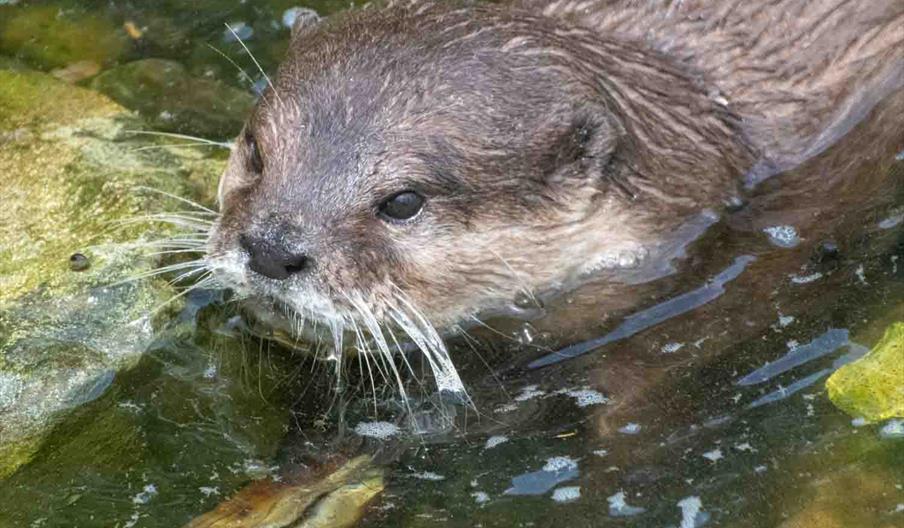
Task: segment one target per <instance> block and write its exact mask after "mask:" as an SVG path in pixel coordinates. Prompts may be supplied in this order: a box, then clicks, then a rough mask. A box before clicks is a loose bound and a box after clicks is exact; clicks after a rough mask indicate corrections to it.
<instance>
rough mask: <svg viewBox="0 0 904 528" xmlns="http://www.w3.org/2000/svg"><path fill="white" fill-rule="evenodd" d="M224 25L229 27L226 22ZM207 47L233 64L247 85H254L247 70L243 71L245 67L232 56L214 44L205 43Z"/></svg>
mask: <svg viewBox="0 0 904 528" xmlns="http://www.w3.org/2000/svg"><path fill="white" fill-rule="evenodd" d="M226 27H229V25H228V24H227V25H226ZM230 29H232V28H230ZM207 47H208V48H210V49H212V50H213V51H215V52H216V53H217V54H219V55H220V56H221V57H223V58H224V59H226V61H227V62H229V64H232V65H233V66H235V69H237V70H238V71H239V74H241V76H242V78H243V79H245V81H247V82H248V85H249V86H254V79H252V78H251V76H250V75H248V72H246V71H245V68H242V67H241V66H239V65H238V63H236V62H235V61H234V60H232V57H230V56H229V55H226V54H225V53H224V52H223V51H222V50H220V48H218V47H216V46H214V45H213V44H207Z"/></svg>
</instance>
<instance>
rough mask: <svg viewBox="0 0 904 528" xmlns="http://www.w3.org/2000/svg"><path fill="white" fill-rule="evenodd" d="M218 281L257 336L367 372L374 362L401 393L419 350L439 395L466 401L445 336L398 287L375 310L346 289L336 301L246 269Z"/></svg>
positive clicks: (402, 393) (465, 393) (462, 385)
mask: <svg viewBox="0 0 904 528" xmlns="http://www.w3.org/2000/svg"><path fill="white" fill-rule="evenodd" d="M221 282H223V284H224V285H226V286H227V287H228V288H230V289H232V290H233V291H234V292H236V294H237V295H238V296H239V299H240V300H242V301H243V304H244V306H245V308H246V310H248V311H249V312H250V315H251V316H252V317H253V318H254V319H255V322H256V323H257V325H255V326H253V327H252V328H251V330H252V332H253V333H255V334H256V335H259V336H260V337H263V338H272V339H274V340H275V341H277V342H280V343H281V344H284V345H287V346H289V347H290V348H292V349H296V350H303V351H306V352H311V351H313V352H314V357H316V358H318V359H325V360H329V361H335V362H337V364H342V362H343V361H344V360H346V359H348V358H352V357H358V358H363V361H364V362H365V364H366V366H367V368H368V370H369V371H370V370H371V368H370V367H371V364H373V369H375V370H377V371H379V372H381V373H382V375H383V377H385V378H387V380H389V379H390V378H391V379H392V380H393V381H395V383H396V384H397V386H398V389H399V392H400V394H401V395H402V396H403V397H406V394H405V389H404V383H403V381H402V377H403V372H405V371H407V374H410V375H411V376H414V377H417V374H416V373H415V371H414V369H413V368H412V366H411V364H410V363H409V361H408V359H407V358H408V355H409V354H411V353H413V352H420V353H421V354H422V355H423V358H424V360H426V363H427V365H428V366H429V369H430V371H431V372H432V374H433V378H434V383H435V385H436V388H437V390H438V391H439V393H440V394H445V395H447V396H450V395H454V396H455V399H456V400H457V401H462V402H468V401H470V400H469V397H468V395H467V392H466V391H465V388H464V384H463V383H462V381H461V378H460V377H459V374H458V371H457V369H456V367H455V365H454V363H453V362H452V358H451V357H450V355H449V351H448V349H447V348H446V345H445V342H444V339H443V337H442V336H441V335H440V333H439V331H438V330H437V329H436V328H435V327H434V325H433V324H431V323H430V322H429V320H428V319H427V317H426V316H425V315H424V314H423V312H422V311H421V310H418V309H417V308H416V307H415V306H414V304H413V303H411V302H410V301H408V300H407V299H406V298H405V297H404V296H403V295H401V292H399V293H398V294H397V295H395V296H394V299H395V302H392V303H389V304H390V306H388V307H383V308H381V309H379V310H378V309H375V308H373V307H372V306H371V305H370V304H369V303H367V302H365V300H364V299H363V297H362V296H360V295H353V294H347V295H345V296H344V299H343V300H342V302H339V300H338V299H337V300H333V299H330V298H327V297H325V296H323V295H322V294H319V293H316V292H311V291H302V289H301V288H299V289H298V291H294V292H293V291H288V290H287V288H286V287H285V286H281V287H274V286H273V285H268V284H265V283H261V281H258V280H254V279H250V278H249V277H247V276H246V275H244V274H243V276H242V277H241V278H240V279H238V278H236V277H227V278H225V279H224V280H222V281H221ZM377 314H379V315H380V316H379V317H378V315H377ZM258 330H260V331H258ZM371 375H373V374H371Z"/></svg>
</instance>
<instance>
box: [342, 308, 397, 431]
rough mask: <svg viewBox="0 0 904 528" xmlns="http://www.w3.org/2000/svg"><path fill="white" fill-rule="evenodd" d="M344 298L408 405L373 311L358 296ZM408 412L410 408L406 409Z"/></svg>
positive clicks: (390, 352)
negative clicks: (356, 312) (373, 344)
mask: <svg viewBox="0 0 904 528" xmlns="http://www.w3.org/2000/svg"><path fill="white" fill-rule="evenodd" d="M346 299H348V301H349V303H351V305H352V306H353V307H354V308H355V309H356V310H357V311H358V313H359V314H360V316H361V320H362V321H363V322H364V325H365V328H367V331H368V332H370V334H371V337H372V338H373V340H374V341H375V342H376V344H377V350H379V352H380V354H381V356H382V357H383V358H384V359H385V363H386V368H387V369H388V370H391V371H392V374H393V377H394V378H395V381H396V385H397V386H398V388H399V393H400V394H401V396H402V399H403V401H404V402H405V406H406V407H407V406H408V394H407V393H406V392H405V385H404V383H402V377H401V375H399V370H398V369H397V368H396V366H395V360H394V358H393V356H392V351H390V349H389V344H388V343H387V342H386V337H385V336H384V335H383V331H382V330H381V329H380V324H379V323H378V322H377V318H376V317H375V316H374V314H373V312H372V311H371V310H370V308H369V307H368V306H367V304H366V303H365V302H364V301H363V299H361V298H360V297H359V296H356V297H355V298H351V297H350V296H348V295H346ZM408 411H409V414H410V412H411V409H408Z"/></svg>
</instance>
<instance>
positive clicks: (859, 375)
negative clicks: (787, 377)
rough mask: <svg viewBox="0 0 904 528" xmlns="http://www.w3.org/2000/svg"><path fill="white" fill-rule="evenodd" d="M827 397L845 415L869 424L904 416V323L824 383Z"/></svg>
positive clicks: (886, 333) (890, 329) (887, 333)
mask: <svg viewBox="0 0 904 528" xmlns="http://www.w3.org/2000/svg"><path fill="white" fill-rule="evenodd" d="M826 387H827V388H828V391H829V398H831V400H832V402H833V403H834V404H835V405H836V406H837V407H839V408H840V409H841V410H843V411H844V412H846V413H848V414H850V415H851V416H854V417H857V418H863V419H865V420H867V421H869V422H878V421H882V420H886V419H889V418H895V417H904V323H896V324H893V325H892V326H891V327H889V328H888V330H886V332H885V336H884V337H883V338H882V339H881V340H880V341H879V343H878V344H876V346H875V347H873V349H872V350H871V351H870V352H869V353H868V354H867V355H866V356H864V357H862V358H860V359H859V360H857V361H855V362H853V363H851V364H848V365H845V366H843V367H841V368H840V369H838V370H837V371H836V372H835V373H834V374H832V376H831V377H830V378H829V379H828V380H827V381H826Z"/></svg>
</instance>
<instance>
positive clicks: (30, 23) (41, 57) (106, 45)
mask: <svg viewBox="0 0 904 528" xmlns="http://www.w3.org/2000/svg"><path fill="white" fill-rule="evenodd" d="M2 14H3V15H4V16H3V17H2V18H0V51H2V52H3V53H5V54H7V55H13V56H17V57H21V58H22V59H24V60H26V61H28V62H29V63H31V64H34V65H35V66H37V67H39V68H42V69H52V68H59V67H62V66H66V65H67V64H71V63H73V62H77V61H93V62H96V63H97V64H111V63H113V62H115V61H116V60H117V59H118V58H119V57H121V56H122V55H124V54H125V53H126V52H127V51H128V49H129V45H130V44H129V38H128V36H127V35H126V33H125V31H124V30H123V29H122V28H120V27H117V25H115V24H114V23H113V21H112V20H109V19H107V18H103V17H100V16H97V15H91V14H82V13H78V12H70V11H64V10H61V9H60V8H59V7H57V6H52V5H28V6H15V7H7V8H6V9H4V10H3V11H2Z"/></svg>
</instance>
